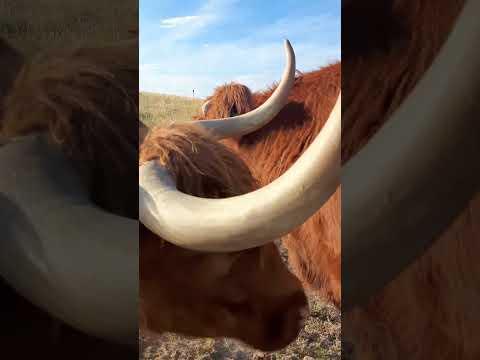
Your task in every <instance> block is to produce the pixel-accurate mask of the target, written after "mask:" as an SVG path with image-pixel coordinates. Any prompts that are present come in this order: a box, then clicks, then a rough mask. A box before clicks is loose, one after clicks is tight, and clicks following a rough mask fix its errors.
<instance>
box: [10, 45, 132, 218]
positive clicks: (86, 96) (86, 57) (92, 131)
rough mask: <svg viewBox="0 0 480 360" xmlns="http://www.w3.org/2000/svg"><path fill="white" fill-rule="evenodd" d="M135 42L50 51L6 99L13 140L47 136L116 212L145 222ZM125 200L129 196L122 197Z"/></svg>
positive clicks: (94, 195) (97, 197)
mask: <svg viewBox="0 0 480 360" xmlns="http://www.w3.org/2000/svg"><path fill="white" fill-rule="evenodd" d="M135 46H136V45H135V42H132V43H123V44H120V45H118V46H112V47H106V48H99V49H72V50H61V51H49V52H48V53H44V54H40V55H39V56H37V57H36V58H35V59H33V60H32V61H31V62H30V63H28V64H26V65H25V67H24V68H23V69H22V71H21V72H20V73H19V74H18V77H17V79H16V81H15V84H14V87H13V88H12V91H11V94H10V96H9V97H7V99H6V101H5V114H4V122H3V125H4V126H3V129H2V133H3V136H4V137H5V138H7V139H8V138H11V137H14V136H19V135H25V134H29V133H33V132H38V131H47V132H48V133H49V134H50V138H51V140H52V141H53V142H54V143H56V144H57V145H58V146H59V147H60V148H61V149H62V150H63V151H64V152H65V153H67V154H68V155H69V156H70V157H71V158H72V159H73V161H74V164H75V165H76V166H77V167H78V168H79V170H80V173H81V174H82V175H83V176H84V178H85V180H86V181H87V183H88V185H89V188H90V191H91V194H92V199H93V200H94V202H95V203H97V204H98V205H100V206H102V207H103V208H105V209H106V210H108V211H111V212H114V213H117V214H119V215H123V216H128V217H130V218H135V219H137V218H138V211H137V210H136V209H137V208H138V203H137V198H138V193H137V190H136V181H137V178H138V169H137V168H136V166H135V164H136V162H137V159H138V55H137V51H136V49H135ZM118 194H122V196H118Z"/></svg>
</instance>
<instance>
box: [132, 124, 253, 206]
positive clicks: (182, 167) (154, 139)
mask: <svg viewBox="0 0 480 360" xmlns="http://www.w3.org/2000/svg"><path fill="white" fill-rule="evenodd" d="M151 160H155V161H158V163H159V164H160V165H162V166H164V167H165V168H167V169H168V170H169V171H170V173H171V174H172V175H173V176H174V177H175V179H176V182H177V188H178V189H179V190H180V191H182V192H184V193H186V194H190V195H194V196H199V197H203V198H225V197H231V196H236V195H241V194H244V193H247V192H250V191H253V190H255V189H256V188H257V187H258V185H257V183H256V181H255V179H254V177H253V175H252V173H251V172H250V169H249V168H248V167H247V165H246V164H245V163H244V162H243V161H242V160H241V159H240V158H239V157H238V155H235V153H234V152H233V151H232V150H230V149H228V148H227V147H226V146H225V145H223V144H221V143H219V142H218V141H216V140H215V139H214V138H213V136H211V135H210V134H209V133H207V132H206V131H205V130H203V129H202V128H200V127H198V126H195V125H192V124H174V125H170V126H168V127H156V128H153V129H152V130H151V131H150V133H149V134H148V135H147V137H146V138H145V140H144V142H143V143H142V145H141V146H140V165H141V164H143V163H144V162H147V161H151Z"/></svg>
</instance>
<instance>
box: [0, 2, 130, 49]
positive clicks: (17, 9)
mask: <svg viewBox="0 0 480 360" xmlns="http://www.w3.org/2000/svg"><path fill="white" fill-rule="evenodd" d="M0 14H2V20H1V22H0V36H2V37H4V38H5V39H7V40H8V41H10V42H11V43H12V44H13V45H14V46H15V47H16V48H17V49H19V50H20V51H21V52H23V53H24V54H25V55H26V56H29V55H32V54H34V53H36V52H37V51H39V50H42V49H45V48H49V47H53V48H56V47H63V46H65V45H70V44H72V43H75V44H81V43H84V44H94V45H98V44H102V43H106V42H110V41H115V40H123V39H127V38H131V34H129V32H128V30H130V29H132V28H134V27H136V26H137V24H138V1H137V0H117V1H109V0H96V1H88V0H70V1H64V0H35V1H32V0H0Z"/></svg>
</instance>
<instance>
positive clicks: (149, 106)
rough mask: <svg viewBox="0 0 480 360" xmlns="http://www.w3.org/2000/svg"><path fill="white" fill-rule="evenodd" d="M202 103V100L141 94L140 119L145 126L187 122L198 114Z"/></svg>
mask: <svg viewBox="0 0 480 360" xmlns="http://www.w3.org/2000/svg"><path fill="white" fill-rule="evenodd" d="M202 103H203V100H202V99H193V98H187V97H181V96H175V95H161V94H153V93H145V92H142V93H140V119H141V120H142V121H143V122H144V124H145V125H147V126H152V125H168V124H171V123H174V122H183V121H188V120H191V119H192V116H194V115H198V114H199V111H200V109H201V106H202Z"/></svg>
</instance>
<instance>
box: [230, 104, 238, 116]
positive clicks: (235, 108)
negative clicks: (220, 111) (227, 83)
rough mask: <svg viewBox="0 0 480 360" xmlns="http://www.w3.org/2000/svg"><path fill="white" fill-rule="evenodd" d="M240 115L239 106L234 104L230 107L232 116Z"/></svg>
mask: <svg viewBox="0 0 480 360" xmlns="http://www.w3.org/2000/svg"><path fill="white" fill-rule="evenodd" d="M237 115H238V111H237V107H236V106H235V105H233V106H232V107H231V109H230V117H234V116H237Z"/></svg>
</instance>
